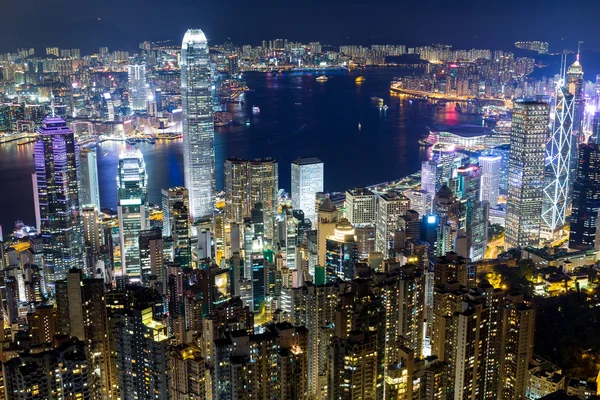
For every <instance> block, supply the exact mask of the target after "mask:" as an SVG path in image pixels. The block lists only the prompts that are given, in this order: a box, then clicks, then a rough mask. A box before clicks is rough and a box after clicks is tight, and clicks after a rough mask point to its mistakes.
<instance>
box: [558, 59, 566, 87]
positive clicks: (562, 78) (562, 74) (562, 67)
mask: <svg viewBox="0 0 600 400" xmlns="http://www.w3.org/2000/svg"><path fill="white" fill-rule="evenodd" d="M567 54H568V52H567V51H566V50H563V53H562V55H561V56H560V82H559V86H564V84H565V82H566V74H567Z"/></svg>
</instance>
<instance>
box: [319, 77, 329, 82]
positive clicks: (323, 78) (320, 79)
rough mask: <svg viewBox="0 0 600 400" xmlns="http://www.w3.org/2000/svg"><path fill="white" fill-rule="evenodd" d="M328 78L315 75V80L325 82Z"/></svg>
mask: <svg viewBox="0 0 600 400" xmlns="http://www.w3.org/2000/svg"><path fill="white" fill-rule="evenodd" d="M328 79H329V78H327V77H326V76H325V75H321V76H317V82H327V80H328Z"/></svg>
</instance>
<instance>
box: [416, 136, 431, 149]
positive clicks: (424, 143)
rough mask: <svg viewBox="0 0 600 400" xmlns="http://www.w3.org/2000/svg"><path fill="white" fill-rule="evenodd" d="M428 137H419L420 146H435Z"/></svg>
mask: <svg viewBox="0 0 600 400" xmlns="http://www.w3.org/2000/svg"><path fill="white" fill-rule="evenodd" d="M427 139H428V138H426V137H424V138H421V139H419V146H423V147H431V146H433V143H431V142H430V141H429V140H427Z"/></svg>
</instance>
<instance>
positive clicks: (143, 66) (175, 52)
mask: <svg viewBox="0 0 600 400" xmlns="http://www.w3.org/2000/svg"><path fill="white" fill-rule="evenodd" d="M140 48H141V52H142V56H139V55H138V56H133V57H129V55H128V54H122V53H121V52H114V53H109V52H108V49H100V52H99V54H97V55H94V56H91V57H88V58H86V57H84V58H81V55H80V54H79V52H78V51H76V50H73V49H72V50H64V49H57V48H48V49H47V55H48V56H49V57H50V59H49V60H50V61H56V62H57V63H56V66H60V65H62V64H61V62H59V61H64V60H69V65H70V66H71V67H70V68H71V69H70V70H69V74H68V78H65V79H66V80H65V83H66V84H68V86H70V87H71V88H72V90H69V91H68V95H66V96H62V97H61V95H60V90H57V91H56V93H57V95H56V98H55V97H52V103H53V107H52V110H51V115H50V116H47V117H46V118H45V119H43V122H42V123H41V126H40V127H39V129H38V131H37V133H38V136H37V139H36V143H35V154H34V157H35V171H33V172H34V173H33V176H32V183H33V187H34V198H35V205H36V228H37V232H36V234H35V235H34V234H32V235H30V236H29V237H27V238H25V239H21V240H19V241H14V242H12V243H11V244H10V245H9V246H6V247H3V248H2V251H3V254H2V258H1V259H0V262H1V264H2V267H3V271H4V273H3V280H2V285H1V286H0V296H1V307H2V317H3V329H0V343H1V344H2V347H3V348H2V350H3V351H2V359H1V361H2V374H1V379H2V380H1V382H0V398H7V399H150V398H153V399H181V400H183V399H219V400H221V399H223V400H225V399H306V400H308V399H331V400H333V399H336V400H337V399H357V400H358V399H371V400H384V399H386V400H387V399H389V400H392V399H394V400H409V399H411V400H412V399H414V400H417V399H418V400H438V399H465V398H471V399H480V398H481V399H483V398H484V399H505V400H508V399H517V400H518V399H537V398H541V397H543V396H545V395H547V394H550V393H553V392H556V391H558V390H561V389H567V390H571V392H570V393H574V394H576V395H578V396H580V397H581V398H585V397H586V396H588V395H591V394H595V390H596V389H595V386H594V385H593V383H592V382H588V381H585V380H579V379H572V380H569V381H568V384H567V381H566V380H565V377H564V376H562V375H561V371H559V370H558V368H550V367H548V365H547V364H548V363H543V362H542V361H543V360H542V361H540V360H537V359H536V358H535V357H534V355H533V348H534V334H535V332H534V327H535V309H534V308H533V307H532V305H531V303H530V302H529V301H528V299H526V298H525V297H524V295H523V294H522V293H518V292H515V291H513V290H510V289H509V288H506V287H502V286H500V287H494V286H492V284H490V282H488V281H487V280H485V279H482V278H481V274H480V272H481V270H479V269H480V268H481V266H482V264H481V263H479V262H480V261H482V260H484V258H486V250H487V248H488V242H489V241H490V238H489V237H488V228H489V221H490V219H491V210H492V209H495V207H497V206H498V203H499V202H501V194H502V195H506V196H507V204H506V215H505V221H506V236H505V238H506V247H507V248H509V247H515V248H524V249H530V248H529V247H528V246H533V247H538V246H539V245H540V241H541V240H555V239H557V238H559V237H560V235H561V232H562V230H563V229H564V227H565V222H566V221H567V218H568V215H567V210H569V209H572V212H571V215H570V221H571V223H570V241H569V247H571V248H573V249H582V250H587V249H595V248H597V246H598V243H599V241H598V240H596V237H597V235H600V232H598V231H597V229H596V218H597V214H598V211H599V210H600V203H599V199H600V189H599V188H598V187H597V186H598V185H597V181H598V180H599V177H598V174H600V149H599V148H598V145H597V144H594V143H595V140H597V135H596V138H595V139H594V137H595V136H594V135H593V134H592V135H591V138H589V139H588V136H589V135H586V132H588V130H590V129H591V130H595V131H597V130H598V127H597V124H598V120H600V118H593V119H592V123H591V124H590V123H588V122H586V120H585V119H584V115H583V104H584V98H583V92H582V85H583V84H582V79H583V75H582V74H583V73H582V71H581V66H580V64H579V61H577V62H576V63H575V64H573V65H572V66H571V67H570V68H569V70H568V72H567V73H566V75H565V77H564V79H563V80H562V81H561V84H560V85H558V87H557V89H556V91H555V92H553V93H554V95H555V99H554V103H552V105H550V104H548V103H547V102H543V101H540V100H523V101H517V102H515V103H514V108H513V111H512V127H511V130H510V134H509V143H508V144H507V145H505V146H504V147H503V148H497V147H492V148H489V149H487V148H486V147H487V146H486V144H485V142H483V143H482V144H481V145H480V146H481V147H484V148H486V149H485V150H486V151H484V152H483V154H481V156H478V155H477V156H474V155H473V153H467V152H461V151H458V150H455V149H451V148H446V149H442V150H437V151H432V152H431V157H430V159H429V160H427V161H424V162H423V164H422V169H421V181H420V185H419V186H418V187H416V188H412V189H409V190H377V189H376V188H371V189H369V188H352V189H349V190H347V191H346V192H345V193H344V194H327V193H324V187H325V185H324V167H325V165H324V163H323V162H322V161H321V160H320V159H318V158H315V157H305V158H298V159H297V160H295V161H294V162H293V163H292V165H291V190H290V195H289V198H286V196H284V195H282V191H281V190H280V187H279V172H278V171H279V169H278V162H277V161H276V160H274V159H272V158H262V159H252V160H245V159H240V158H228V159H227V160H226V161H225V165H224V182H225V184H224V193H223V194H222V195H218V194H217V193H216V188H215V154H214V153H215V151H214V119H213V114H214V112H215V100H214V93H213V91H214V89H213V85H212V76H213V71H214V64H215V63H220V62H222V61H224V60H227V68H228V69H229V70H230V73H231V75H232V79H233V76H234V75H236V71H237V68H240V67H241V66H244V65H245V63H246V62H247V61H248V60H249V59H250V58H249V57H250V55H252V54H254V56H253V57H259V58H260V57H267V58H269V57H277V54H286V53H290V54H295V57H298V59H296V60H294V59H293V58H292V59H291V62H292V63H296V64H301V61H302V60H306V57H317V55H318V57H325V58H328V57H330V58H328V59H329V60H333V61H335V62H336V63H338V62H340V61H341V58H343V57H350V59H351V60H352V59H353V60H354V61H356V60H357V59H358V58H360V57H372V56H374V55H375V54H379V55H380V56H382V57H387V56H399V55H402V54H404V53H405V52H406V53H409V54H410V53H411V52H412V53H416V54H420V55H421V57H423V58H425V59H427V58H429V57H435V58H436V59H435V60H433V59H432V61H438V60H439V61H452V62H454V61H458V60H462V59H463V57H467V58H468V57H471V58H472V59H473V60H485V61H484V62H483V64H481V65H484V67H485V68H488V69H491V70H494V69H497V67H498V66H497V64H498V63H499V61H498V59H500V58H502V57H500V58H498V59H497V58H496V55H494V57H492V56H491V53H490V52H489V51H487V52H486V51H485V50H471V51H469V52H466V53H465V54H462V53H461V52H453V51H451V50H450V49H449V48H440V47H439V46H438V47H435V48H434V49H433V50H432V49H430V48H419V49H416V50H415V49H406V48H405V47H403V46H373V47H371V48H370V49H369V50H368V51H366V52H363V50H361V49H362V48H356V47H347V48H345V47H344V48H341V49H340V52H329V51H327V50H324V48H322V47H321V45H320V44H319V43H311V44H310V45H309V46H304V45H300V44H296V43H289V42H287V41H285V40H274V41H269V42H264V43H263V45H262V46H261V47H259V48H251V47H249V46H248V47H246V46H244V47H243V48H242V50H241V51H240V52H239V53H238V54H233V53H236V52H238V50H239V49H237V48H236V47H235V46H232V45H231V44H226V45H225V46H223V49H221V50H222V51H220V52H219V53H218V54H219V55H217V56H214V54H213V53H211V49H210V48H209V46H208V42H207V39H206V37H205V35H204V33H203V32H202V31H201V30H199V29H192V30H189V31H187V32H186V34H185V36H184V38H183V43H182V45H181V48H180V49H179V48H176V47H175V46H169V45H166V44H162V43H142V45H141V46H140ZM411 50H412V51H411ZM434 50H435V51H438V53H436V55H433V54H434ZM26 53H27V54H25V53H23V52H20V53H19V54H17V55H10V56H8V57H4V59H3V60H2V61H3V62H11V61H13V59H14V58H25V59H26V58H28V57H31V56H33V52H32V51H26ZM223 55H226V57H225V58H222V56H223ZM237 57H240V58H239V59H237ZM331 57H333V58H331ZM336 57H337V58H336ZM340 57H341V58H340ZM32 60H34V59H32ZM321 60H322V59H320V58H313V61H311V62H312V63H313V64H316V65H321V64H320V63H321V62H325V61H321ZM505 61H506V68H509V67H510V68H513V67H516V69H515V70H516V71H519V68H521V69H522V70H523V72H522V73H523V74H526V73H527V70H528V68H529V61H527V60H521V61H519V60H514V59H513V58H512V57H506V58H505ZM252 62H256V61H255V60H254V61H252ZM98 63H103V64H106V65H113V66H115V67H117V68H123V69H124V70H123V71H122V72H121V73H120V75H119V73H117V72H113V73H108V75H107V73H106V72H99V71H98V72H93V74H96V78H93V79H99V81H94V82H104V83H102V85H105V86H102V87H103V88H104V89H98V90H97V93H96V94H95V96H92V97H91V98H90V97H88V96H89V93H90V92H88V91H87V87H88V85H89V84H90V83H91V82H92V80H86V79H92V78H91V77H90V71H93V68H91V69H90V68H89V67H93V66H94V65H99V64H98ZM25 65H26V70H27V72H26V73H27V74H28V75H27V76H29V74H30V73H35V74H38V75H39V76H38V78H36V79H41V82H42V84H38V83H34V82H33V81H31V82H30V81H27V84H26V85H24V87H22V88H20V87H15V86H12V87H13V88H14V90H15V91H16V92H20V91H21V90H20V89H23V90H24V89H26V88H35V87H37V88H38V89H40V88H42V87H43V82H44V80H45V79H50V76H46V72H44V71H45V69H44V68H46V67H45V62H41V63H40V62H37V63H36V62H33V61H32V70H31V71H29V67H28V66H27V64H25ZM51 65H52V66H51V67H49V70H50V71H52V72H51V74H55V71H54V69H57V68H58V67H55V66H54V64H51ZM175 65H176V66H177V67H178V69H179V70H180V78H177V79H176V78H175V77H174V75H172V74H170V72H171V70H170V67H168V66H173V67H175ZM248 65H252V64H248ZM461 65H462V64H461ZM519 65H520V67H519ZM75 66H77V67H75ZM157 66H159V67H158V68H155V67H157ZM14 68H23V64H22V63H21V64H20V65H19V67H14V66H11V65H8V66H6V65H4V64H3V69H2V71H3V78H4V79H6V78H5V77H6V76H7V75H4V74H5V73H8V74H11V73H14V74H16V73H17V72H18V71H16V70H15V71H13V69H14ZM456 68H457V70H460V68H462V66H461V67H456ZM471 69H472V71H473V73H476V71H477V62H476V63H475V64H473V65H471V66H465V70H471ZM11 71H12V72H11ZM20 73H23V71H21V72H20ZM517 73H521V72H517ZM56 74H58V75H59V76H60V68H58V69H57V71H56ZM111 74H112V75H111ZM27 79H29V78H27ZM32 79H33V78H32ZM174 82H177V85H179V86H180V87H179V86H178V91H177V94H172V93H171V89H173V85H174ZM40 85H41V86H40ZM99 85H100V84H99ZM21 86H23V85H21ZM98 87H100V86H98ZM17 89H19V90H17ZM106 90H109V91H108V92H107V91H106ZM39 93H41V92H38V95H39ZM64 93H66V88H65V92H64ZM91 93H93V91H92V92H91ZM17 94H18V95H19V96H21V95H22V94H21V93H17ZM53 94H54V90H53V91H52V93H50V95H53ZM149 94H150V95H151V96H149ZM49 97H50V96H49ZM94 98H95V100H93V99H94ZM46 100H47V99H46ZM180 106H181V108H180V109H179V107H180ZM551 108H552V109H554V115H555V116H554V120H553V124H552V129H551V130H549V129H548V126H549V116H550V110H551ZM176 109H177V110H176ZM57 110H58V113H57ZM163 110H164V111H165V112H164V113H162V111H163ZM132 113H133V114H134V115H135V117H134V118H137V120H138V122H139V121H145V122H144V123H149V121H150V123H154V122H156V123H158V124H160V123H161V121H160V120H161V119H169V118H171V119H173V118H178V121H179V122H180V123H181V126H182V130H183V138H184V145H183V147H184V150H183V164H184V182H185V183H184V187H172V188H164V189H163V190H162V191H161V205H160V207H161V209H160V213H158V214H160V218H153V217H152V215H151V214H152V212H153V210H151V207H150V204H149V201H148V180H149V179H151V177H149V176H148V174H147V171H146V166H145V161H144V157H143V155H142V153H141V152H140V151H139V150H132V149H131V148H129V149H128V150H127V151H124V152H123V153H122V154H121V155H120V157H119V161H118V165H117V169H116V171H115V173H116V175H117V179H116V186H117V187H116V188H115V189H116V191H117V197H118V210H117V215H116V218H113V219H111V218H105V217H104V214H103V213H102V212H101V210H100V190H99V187H98V171H97V162H96V158H95V153H94V152H90V151H87V150H86V149H84V148H81V149H80V148H79V146H78V144H77V141H76V139H75V133H76V132H75V131H76V130H77V128H78V126H79V125H78V123H77V122H78V121H77V120H76V121H75V123H74V124H71V125H70V126H69V125H68V124H67V122H65V119H66V117H67V116H69V117H73V116H84V115H86V116H87V117H90V116H91V117H93V118H91V119H92V120H93V119H94V118H98V119H99V120H100V121H101V122H100V124H104V123H106V122H113V123H114V124H115V125H118V124H121V125H123V123H124V121H126V119H125V116H127V115H130V114H132ZM157 113H159V114H160V117H157V115H159V114H157ZM152 114H155V115H152ZM111 115H112V117H111ZM111 118H112V119H111ZM151 118H155V120H151ZM152 121H154V122H152ZM164 122H165V121H162V123H164ZM90 123H91V122H90ZM584 142H586V143H585V144H584ZM506 146H509V149H507V148H506ZM503 171H505V172H503ZM155 215H157V214H156V213H155ZM527 251H530V250H527ZM531 253H532V254H533V253H534V251H533V250H531Z"/></svg>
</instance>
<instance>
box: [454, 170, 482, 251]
mask: <svg viewBox="0 0 600 400" xmlns="http://www.w3.org/2000/svg"><path fill="white" fill-rule="evenodd" d="M456 182H457V184H458V185H457V186H458V187H457V190H456V194H457V197H458V198H459V199H460V202H461V210H460V218H459V221H460V224H459V229H460V230H461V231H462V232H464V234H465V235H464V236H465V239H466V240H465V241H463V243H464V244H465V245H466V246H465V247H464V248H463V249H461V248H460V242H459V240H458V239H457V240H456V242H455V244H454V247H455V249H454V251H456V252H457V253H459V254H460V253H461V252H462V250H464V252H463V254H462V255H463V256H464V257H468V258H470V259H471V260H472V261H480V260H482V259H483V257H484V255H485V249H486V247H487V228H488V204H487V203H486V202H484V201H481V200H479V199H480V197H481V196H480V188H481V168H479V167H478V166H477V165H465V166H463V167H461V168H459V169H458V170H457V177H456Z"/></svg>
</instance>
